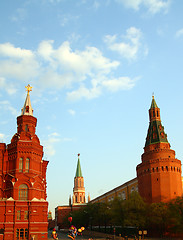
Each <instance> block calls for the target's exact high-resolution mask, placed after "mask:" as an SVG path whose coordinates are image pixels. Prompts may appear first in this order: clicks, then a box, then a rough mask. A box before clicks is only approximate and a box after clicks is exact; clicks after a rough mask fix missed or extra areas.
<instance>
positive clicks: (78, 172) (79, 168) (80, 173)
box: [76, 153, 83, 177]
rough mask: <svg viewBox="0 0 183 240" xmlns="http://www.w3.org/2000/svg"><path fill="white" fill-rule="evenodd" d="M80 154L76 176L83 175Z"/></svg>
mask: <svg viewBox="0 0 183 240" xmlns="http://www.w3.org/2000/svg"><path fill="white" fill-rule="evenodd" d="M79 156H80V154H79V153H78V163H77V169H76V177H83V176H82V172H81V165H80V159H79Z"/></svg>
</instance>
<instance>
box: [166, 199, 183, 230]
mask: <svg viewBox="0 0 183 240" xmlns="http://www.w3.org/2000/svg"><path fill="white" fill-rule="evenodd" d="M168 219H169V222H168V224H169V231H170V232H172V233H182V232H183V197H177V198H176V199H174V200H172V201H170V202H169V204H168Z"/></svg>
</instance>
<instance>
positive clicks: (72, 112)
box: [68, 109, 76, 115]
mask: <svg viewBox="0 0 183 240" xmlns="http://www.w3.org/2000/svg"><path fill="white" fill-rule="evenodd" d="M68 112H69V113H70V114H71V115H75V114H76V111H74V110H73V109H69V110H68Z"/></svg>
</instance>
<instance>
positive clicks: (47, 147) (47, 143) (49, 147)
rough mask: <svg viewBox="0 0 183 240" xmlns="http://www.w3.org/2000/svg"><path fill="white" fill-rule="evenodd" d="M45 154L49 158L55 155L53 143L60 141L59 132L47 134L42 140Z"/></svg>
mask: <svg viewBox="0 0 183 240" xmlns="http://www.w3.org/2000/svg"><path fill="white" fill-rule="evenodd" d="M42 142H43V145H44V153H45V156H46V157H48V158H51V157H52V156H53V155H55V153H56V150H55V145H54V144H55V143H57V142H60V138H59V134H58V133H56V132H54V133H51V134H49V135H48V139H46V140H43V141H42Z"/></svg>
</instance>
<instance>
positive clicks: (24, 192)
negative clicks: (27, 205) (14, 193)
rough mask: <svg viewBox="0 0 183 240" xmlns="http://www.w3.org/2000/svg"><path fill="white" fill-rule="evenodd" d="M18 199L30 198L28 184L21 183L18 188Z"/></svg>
mask: <svg viewBox="0 0 183 240" xmlns="http://www.w3.org/2000/svg"><path fill="white" fill-rule="evenodd" d="M18 199H19V200H28V187H27V185H26V184H21V185H20V186H19V189H18Z"/></svg>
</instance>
